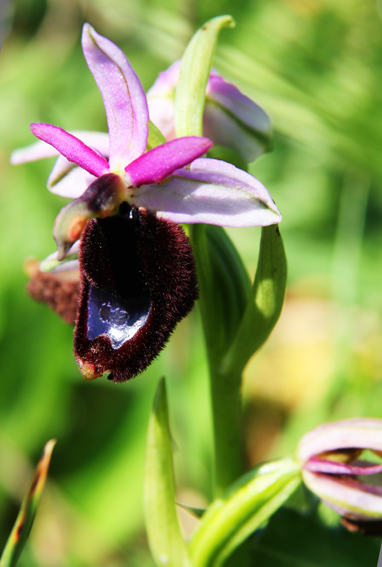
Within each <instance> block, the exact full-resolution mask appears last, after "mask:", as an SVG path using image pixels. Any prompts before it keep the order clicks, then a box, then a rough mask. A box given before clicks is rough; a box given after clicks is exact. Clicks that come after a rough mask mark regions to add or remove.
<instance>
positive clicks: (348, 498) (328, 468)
mask: <svg viewBox="0 0 382 567" xmlns="http://www.w3.org/2000/svg"><path fill="white" fill-rule="evenodd" d="M365 450H368V451H371V452H372V454H374V456H375V459H374V460H373V462H371V461H370V457H368V458H366V459H365V458H362V454H363V452H364V451H365ZM381 455H382V420H380V419H371V418H354V419H348V420H344V421H337V422H334V423H329V424H326V425H322V426H320V427H317V428H316V429H314V430H313V431H311V432H309V433H307V434H306V435H305V436H304V437H303V438H302V440H301V441H300V443H299V446H298V450H297V457H298V459H299V461H300V463H301V465H302V475H303V479H304V482H305V484H306V485H307V486H308V488H309V489H310V490H311V491H312V492H314V494H316V495H317V496H318V497H319V498H320V499H321V500H322V501H323V502H325V503H326V504H327V505H328V506H330V507H331V508H333V509H334V510H335V511H336V512H338V513H339V514H340V515H341V516H342V517H343V518H344V519H345V525H346V526H347V527H350V528H352V529H357V528H360V529H362V530H363V531H367V532H370V533H376V532H380V531H381V527H382V480H381V476H380V473H382V461H381V459H380V457H381Z"/></svg>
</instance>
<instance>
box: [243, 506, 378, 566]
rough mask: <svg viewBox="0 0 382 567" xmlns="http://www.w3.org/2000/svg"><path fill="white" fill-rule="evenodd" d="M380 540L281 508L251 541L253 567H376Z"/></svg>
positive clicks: (312, 516)
mask: <svg viewBox="0 0 382 567" xmlns="http://www.w3.org/2000/svg"><path fill="white" fill-rule="evenodd" d="M380 546H381V540H380V538H374V539H373V538H366V537H365V536H363V535H361V534H359V533H358V534H357V533H349V532H347V531H346V530H345V529H344V528H342V527H341V526H340V527H336V528H328V527H326V526H325V525H324V524H323V523H322V522H321V521H320V519H319V517H318V515H317V514H316V513H313V514H312V513H310V514H301V513H299V512H297V511H295V510H288V509H285V508H282V509H281V510H279V511H278V512H277V513H276V514H275V515H274V516H273V517H272V518H271V520H270V522H269V524H268V525H267V527H266V529H265V530H264V531H263V533H261V534H260V536H259V537H258V538H256V539H254V540H253V541H252V550H251V552H250V556H251V561H250V564H251V565H253V566H254V567H255V566H256V567H259V566H261V567H359V566H360V565H370V566H371V567H377V563H378V554H379V549H380Z"/></svg>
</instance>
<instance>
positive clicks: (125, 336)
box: [12, 24, 281, 381]
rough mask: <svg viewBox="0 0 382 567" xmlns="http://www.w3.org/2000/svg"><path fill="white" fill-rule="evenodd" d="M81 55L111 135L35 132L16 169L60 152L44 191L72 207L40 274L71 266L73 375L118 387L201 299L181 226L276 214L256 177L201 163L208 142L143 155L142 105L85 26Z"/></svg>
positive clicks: (117, 59)
mask: <svg viewBox="0 0 382 567" xmlns="http://www.w3.org/2000/svg"><path fill="white" fill-rule="evenodd" d="M82 45H83V51H84V55H85V58H86V61H87V63H88V66H89V68H90V70H91V72H92V73H93V75H94V78H95V80H96V82H97V85H98V87H99V89H100V91H101V94H102V97H103V100H104V105H105V110H106V115H107V122H108V128H109V134H108V136H107V135H105V134H99V133H90V132H80V133H78V135H74V134H72V133H69V132H66V131H65V130H62V129H61V128H59V127H57V126H53V125H49V124H44V123H36V124H32V125H31V130H32V132H33V133H34V134H35V135H36V136H37V137H38V138H40V140H41V142H38V143H37V144H35V145H34V146H31V147H29V148H26V149H24V150H19V151H18V152H15V153H14V154H13V157H12V160H13V163H21V162H22V161H28V160H31V159H38V158H41V157H48V156H50V155H52V152H58V153H59V154H60V155H59V157H58V160H57V162H56V164H55V167H54V168H53V171H52V173H51V175H50V178H49V185H50V187H51V188H53V190H54V191H55V192H57V193H59V194H61V195H63V196H65V197H72V198H74V201H72V202H71V203H69V204H68V205H67V206H66V207H64V208H63V209H62V210H61V212H60V213H59V215H58V217H57V219H56V222H55V226H54V230H53V235H54V238H55V240H56V242H57V253H56V254H55V256H54V257H51V258H48V259H47V260H46V261H45V262H44V263H43V264H42V266H41V268H42V269H44V270H47V271H48V272H49V274H50V276H51V277H54V278H55V284H54V285H56V283H57V281H58V282H59V283H61V284H63V282H64V280H65V278H66V276H65V274H66V272H68V271H70V270H71V269H72V267H73V264H70V262H78V270H79V275H80V296H79V303H78V311H77V319H76V330H75V340H74V352H75V356H76V359H77V362H78V365H79V367H80V369H81V372H82V374H83V376H84V377H85V378H87V379H93V378H96V377H97V376H99V375H101V374H103V373H104V372H107V371H108V372H110V378H111V379H113V380H115V381H123V380H126V379H128V378H130V377H132V376H134V375H136V374H137V373H138V372H141V371H142V370H143V369H144V368H146V367H147V365H148V364H150V362H151V361H152V360H153V358H155V356H156V355H157V354H158V352H159V351H160V349H161V348H163V346H164V344H165V342H166V341H167V339H168V337H169V335H170V333H171V332H172V330H173V329H174V327H175V325H176V324H177V322H178V321H179V320H180V319H181V318H182V317H184V316H185V315H186V314H187V313H188V312H189V311H190V309H191V308H192V306H193V303H194V301H195V299H196V297H197V281H196V276H195V264H194V260H193V255H192V250H191V247H190V244H189V242H188V238H187V237H186V235H185V234H184V232H183V231H182V229H181V228H180V227H179V225H178V224H177V223H193V222H197V223H199V222H205V223H212V224H220V225H227V226H251V225H268V224H274V223H277V222H279V221H280V220H281V216H280V213H279V211H278V209H277V207H276V206H275V204H274V202H273V201H272V198H271V197H270V195H269V193H268V191H267V190H266V189H265V187H264V186H263V185H262V184H261V183H260V182H259V181H257V180H256V179H255V178H254V177H252V176H251V175H249V174H247V173H245V172H243V171H242V170H239V169H237V168H235V167H234V166H233V165H231V164H228V163H224V162H221V161H218V160H211V159H205V158H200V156H201V155H203V154H204V153H205V152H206V151H207V150H208V149H209V148H210V147H211V144H212V142H211V141H210V140H208V139H207V138H202V137H192V136H191V137H186V138H177V139H174V140H171V141H169V142H167V143H165V144H163V145H161V146H157V147H155V148H154V149H152V150H150V151H148V152H146V151H145V150H146V146H147V139H148V121H149V114H148V106H147V100H146V96H145V93H144V91H143V88H142V86H141V84H140V81H139V79H138V77H137V75H136V74H135V72H134V70H133V69H132V67H131V66H130V63H129V61H128V60H127V58H126V57H125V55H124V54H123V53H122V51H121V50H120V49H119V48H118V47H117V46H116V45H114V44H113V43H112V42H111V41H109V40H108V39H107V38H104V37H102V36H100V35H99V34H97V33H96V32H95V31H94V29H93V28H91V26H89V25H88V24H85V26H84V29H83V35H82ZM47 144H49V146H47ZM47 147H48V148H49V149H48V150H47ZM198 158H199V159H198ZM89 183H90V184H89ZM78 241H79V243H78ZM77 243H78V244H77ZM76 247H77V248H78V251H79V252H78V255H77V253H76ZM67 257H68V258H70V261H67V259H68V258H67ZM63 261H64V262H63ZM36 289H37V291H38V293H40V297H38V293H35V297H36V298H37V299H42V300H43V297H42V295H41V286H36ZM50 304H51V305H52V306H53V307H54V304H53V302H52V301H50ZM61 310H62V309H61ZM68 318H69V317H67V319H68Z"/></svg>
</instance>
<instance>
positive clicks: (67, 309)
mask: <svg viewBox="0 0 382 567" xmlns="http://www.w3.org/2000/svg"><path fill="white" fill-rule="evenodd" d="M38 266H39V264H38V262H37V261H34V262H32V261H29V262H28V264H27V266H26V271H27V273H28V275H29V276H30V277H31V279H30V281H29V282H28V284H27V291H28V293H29V295H30V296H31V297H33V299H35V300H36V301H41V302H43V303H46V304H48V305H49V307H50V308H51V309H53V311H55V312H56V313H58V315H60V317H62V319H64V321H66V322H67V323H69V324H70V325H74V323H75V321H76V317H77V308H78V297H79V293H80V281H79V274H78V272H77V271H73V272H62V273H57V274H56V273H52V272H41V271H40V270H39V267H38Z"/></svg>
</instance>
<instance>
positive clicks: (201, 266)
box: [175, 16, 242, 494]
mask: <svg viewBox="0 0 382 567" xmlns="http://www.w3.org/2000/svg"><path fill="white" fill-rule="evenodd" d="M233 25H234V22H233V19H232V18H231V16H220V17H217V18H213V19H212V20H209V21H208V22H206V24H204V25H203V26H202V27H201V28H200V29H199V30H198V31H197V32H196V34H195V35H194V36H193V38H192V39H191V41H190V43H189V44H188V46H187V48H186V51H185V53H184V55H183V58H182V65H181V70H180V77H179V82H178V85H177V88H176V96H175V128H176V133H177V136H201V135H202V120H203V110H204V102H205V91H206V85H207V81H208V77H209V74H210V69H211V66H212V60H213V56H214V53H215V49H216V44H217V40H218V36H219V33H220V31H221V29H222V28H224V27H226V26H230V27H232V26H233ZM190 237H191V242H192V245H193V248H194V253H195V260H196V268H197V275H198V281H199V288H200V311H201V317H202V322H203V330H204V335H205V340H206V345H207V355H208V362H209V370H210V392H211V405H212V419H213V438H214V488H215V493H216V494H221V493H222V492H223V491H224V490H225V489H226V488H227V487H228V486H229V485H230V484H231V483H232V482H233V481H234V480H235V479H236V478H237V477H238V476H240V475H241V473H242V457H241V438H240V429H241V427H240V423H241V419H240V411H241V410H240V384H241V377H240V376H238V375H236V373H235V374H233V375H231V373H227V374H225V375H224V376H222V375H221V374H220V372H219V367H220V360H221V358H222V354H223V353H222V349H221V346H220V345H221V344H222V337H223V335H224V330H223V327H224V324H223V320H224V305H220V304H219V300H218V298H217V297H216V291H215V290H214V289H213V277H211V276H212V268H211V262H210V256H209V250H208V242H207V238H206V231H205V227H204V226H203V225H193V226H192V227H191V228H190ZM219 346H220V348H219Z"/></svg>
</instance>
